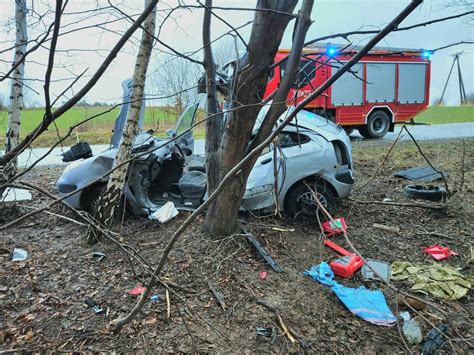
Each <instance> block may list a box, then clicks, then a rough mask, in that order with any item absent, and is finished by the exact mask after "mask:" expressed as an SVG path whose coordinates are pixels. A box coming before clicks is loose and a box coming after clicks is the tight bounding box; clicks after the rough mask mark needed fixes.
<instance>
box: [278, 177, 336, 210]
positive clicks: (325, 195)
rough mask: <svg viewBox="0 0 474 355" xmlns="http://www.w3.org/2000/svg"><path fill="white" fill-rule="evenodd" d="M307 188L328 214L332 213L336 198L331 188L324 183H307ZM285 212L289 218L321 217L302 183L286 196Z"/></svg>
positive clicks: (312, 198) (311, 196)
mask: <svg viewBox="0 0 474 355" xmlns="http://www.w3.org/2000/svg"><path fill="white" fill-rule="evenodd" d="M308 185H309V186H311V187H312V189H313V191H316V194H317V196H318V198H319V201H320V202H321V203H322V205H323V206H324V207H325V208H326V210H327V211H328V212H329V213H333V212H334V210H335V208H336V205H337V202H336V201H337V196H336V194H335V193H334V192H333V190H332V188H331V187H330V186H329V185H328V184H327V183H325V182H324V181H316V182H309V183H308ZM285 212H286V213H287V214H288V215H289V216H290V217H303V218H305V219H306V218H311V219H314V217H316V213H320V215H321V216H323V212H322V211H321V210H320V208H319V206H318V204H317V203H316V201H315V200H314V195H313V193H312V191H310V190H309V189H308V187H307V186H306V185H305V184H304V183H298V184H297V185H296V186H294V187H293V188H292V189H291V190H290V191H289V192H288V194H287V197H286V200H285ZM323 217H325V216H323Z"/></svg>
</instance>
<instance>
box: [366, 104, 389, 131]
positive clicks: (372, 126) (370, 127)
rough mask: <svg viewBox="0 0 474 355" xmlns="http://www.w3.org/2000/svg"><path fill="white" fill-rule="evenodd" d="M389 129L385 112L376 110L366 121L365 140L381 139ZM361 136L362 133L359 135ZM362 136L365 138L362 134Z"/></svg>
mask: <svg viewBox="0 0 474 355" xmlns="http://www.w3.org/2000/svg"><path fill="white" fill-rule="evenodd" d="M389 128H390V117H389V116H388V114H387V113H386V112H385V111H380V110H376V111H374V112H372V113H371V114H370V116H369V119H368V120H367V127H366V129H367V133H368V136H369V137H367V138H382V137H383V136H385V135H386V134H387V132H388V129H389ZM361 134H362V133H361ZM362 136H364V137H366V136H365V135H363V134H362Z"/></svg>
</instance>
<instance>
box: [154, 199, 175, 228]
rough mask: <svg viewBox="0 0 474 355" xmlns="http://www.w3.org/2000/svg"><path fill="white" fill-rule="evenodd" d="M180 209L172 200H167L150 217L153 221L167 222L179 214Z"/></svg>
mask: <svg viewBox="0 0 474 355" xmlns="http://www.w3.org/2000/svg"><path fill="white" fill-rule="evenodd" d="M178 213H179V212H178V210H177V209H176V207H175V206H174V203H173V202H171V201H168V202H166V203H165V204H164V205H163V206H162V207H161V208H159V209H158V210H156V211H155V212H153V213H151V214H150V215H149V216H148V218H149V219H151V220H152V221H158V222H160V223H166V222H168V221H170V220H172V219H173V218H174V217H176V216H177V215H178Z"/></svg>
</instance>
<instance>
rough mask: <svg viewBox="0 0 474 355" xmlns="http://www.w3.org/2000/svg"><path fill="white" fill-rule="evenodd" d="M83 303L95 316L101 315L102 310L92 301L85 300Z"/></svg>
mask: <svg viewBox="0 0 474 355" xmlns="http://www.w3.org/2000/svg"><path fill="white" fill-rule="evenodd" d="M84 303H85V304H86V305H88V306H89V307H90V308H92V310H93V311H94V313H95V314H99V313H103V312H104V310H103V309H102V308H100V307H99V306H98V305H97V304H96V303H95V302H94V301H93V300H92V299H90V298H86V299H85V300H84Z"/></svg>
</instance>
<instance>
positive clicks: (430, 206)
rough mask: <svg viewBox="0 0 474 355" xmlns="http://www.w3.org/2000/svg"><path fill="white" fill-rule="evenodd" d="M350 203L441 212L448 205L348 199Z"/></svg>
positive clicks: (446, 203)
mask: <svg viewBox="0 0 474 355" xmlns="http://www.w3.org/2000/svg"><path fill="white" fill-rule="evenodd" d="M348 200H349V201H351V202H355V203H362V204H365V205H386V206H397V207H418V208H426V209H433V210H439V209H443V208H445V207H446V206H447V205H448V202H445V203H443V204H427V203H416V202H412V203H410V202H390V201H387V202H384V201H375V200H374V201H363V200H354V199H352V198H348Z"/></svg>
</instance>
